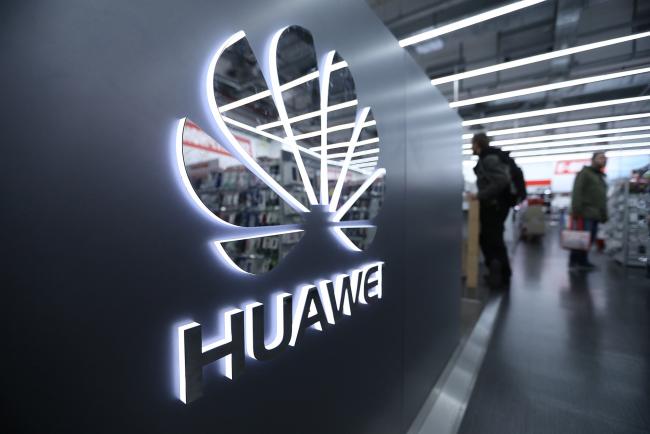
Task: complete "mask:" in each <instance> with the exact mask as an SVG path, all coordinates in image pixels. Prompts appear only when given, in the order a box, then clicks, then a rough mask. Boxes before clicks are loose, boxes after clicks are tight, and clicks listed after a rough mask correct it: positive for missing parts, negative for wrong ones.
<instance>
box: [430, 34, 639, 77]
mask: <svg viewBox="0 0 650 434" xmlns="http://www.w3.org/2000/svg"><path fill="white" fill-rule="evenodd" d="M648 36H650V32H643V33H637V34H635V35H628V36H621V37H619V38H613V39H607V40H606V41H600V42H592V43H590V44H585V45H579V46H577V47H572V48H565V49H563V50H558V51H553V52H550V53H543V54H537V55H535V56H530V57H526V58H524V59H518V60H512V61H510V62H504V63H500V64H498V65H492V66H486V67H484V68H478V69H474V70H472V71H466V72H461V73H458V74H453V75H448V76H446V77H440V78H434V79H433V80H431V84H433V85H439V84H444V83H451V82H453V81H458V80H464V79H466V78H471V77H478V76H479V75H485V74H491V73H493V72H498V71H503V70H506V69H510V68H517V67H519V66H524V65H530V64H531V63H537V62H543V61H545V60H551V59H556V58H558V57H563V56H570V55H572V54H577V53H582V52H584V51H589V50H594V49H596V48H603V47H607V46H609V45H614V44H621V43H623V42H629V41H634V40H636V39H640V38H646V37H648Z"/></svg>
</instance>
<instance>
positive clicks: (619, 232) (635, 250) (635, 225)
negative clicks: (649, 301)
mask: <svg viewBox="0 0 650 434" xmlns="http://www.w3.org/2000/svg"><path fill="white" fill-rule="evenodd" d="M608 207H609V222H608V230H607V234H608V238H607V252H608V253H609V254H610V255H612V257H613V258H614V259H615V260H616V261H617V262H619V263H621V264H622V265H625V266H633V267H642V266H645V265H646V264H647V262H648V249H649V248H650V245H649V243H650V236H649V232H648V229H649V222H648V214H649V213H650V182H649V180H643V179H621V180H617V181H616V182H614V183H613V184H612V186H611V187H610V191H609V194H608Z"/></svg>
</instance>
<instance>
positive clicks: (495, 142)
mask: <svg viewBox="0 0 650 434" xmlns="http://www.w3.org/2000/svg"><path fill="white" fill-rule="evenodd" d="M647 130H650V125H641V126H638V127H625V128H610V129H607V130H591V131H578V132H575V133H563V134H549V135H545V136H533V137H520V138H517V139H504V140H492V141H491V142H490V145H491V146H504V145H516V144H519V143H530V142H545V141H549V140H561V139H573V138H576V137H589V136H602V135H607V134H620V133H631V132H634V131H647ZM470 137H471V135H470ZM471 148H472V144H471V143H465V144H463V149H471Z"/></svg>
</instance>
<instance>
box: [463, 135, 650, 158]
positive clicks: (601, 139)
mask: <svg viewBox="0 0 650 434" xmlns="http://www.w3.org/2000/svg"><path fill="white" fill-rule="evenodd" d="M648 138H650V134H628V135H626V136H613V137H611V136H605V137H596V138H593V139H577V140H564V141H557V142H541V143H526V144H524V145H508V146H502V147H501V149H502V150H504V151H522V150H526V149H548V148H559V147H563V146H575V145H588V144H591V143H607V142H620V141H622V140H638V139H648ZM471 154H472V151H471V150H465V151H463V155H471Z"/></svg>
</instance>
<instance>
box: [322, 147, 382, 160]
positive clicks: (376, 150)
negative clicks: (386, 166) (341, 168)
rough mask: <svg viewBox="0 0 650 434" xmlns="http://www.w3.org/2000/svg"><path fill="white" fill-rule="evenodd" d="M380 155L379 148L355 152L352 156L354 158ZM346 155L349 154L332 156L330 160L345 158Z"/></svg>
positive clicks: (342, 153) (343, 153)
mask: <svg viewBox="0 0 650 434" xmlns="http://www.w3.org/2000/svg"><path fill="white" fill-rule="evenodd" d="M378 153H379V148H374V149H367V150H365V151H359V152H355V153H354V154H352V158H354V157H361V156H362V155H370V154H378ZM346 155H347V152H341V153H339V154H331V155H330V158H341V157H345V156H346Z"/></svg>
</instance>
